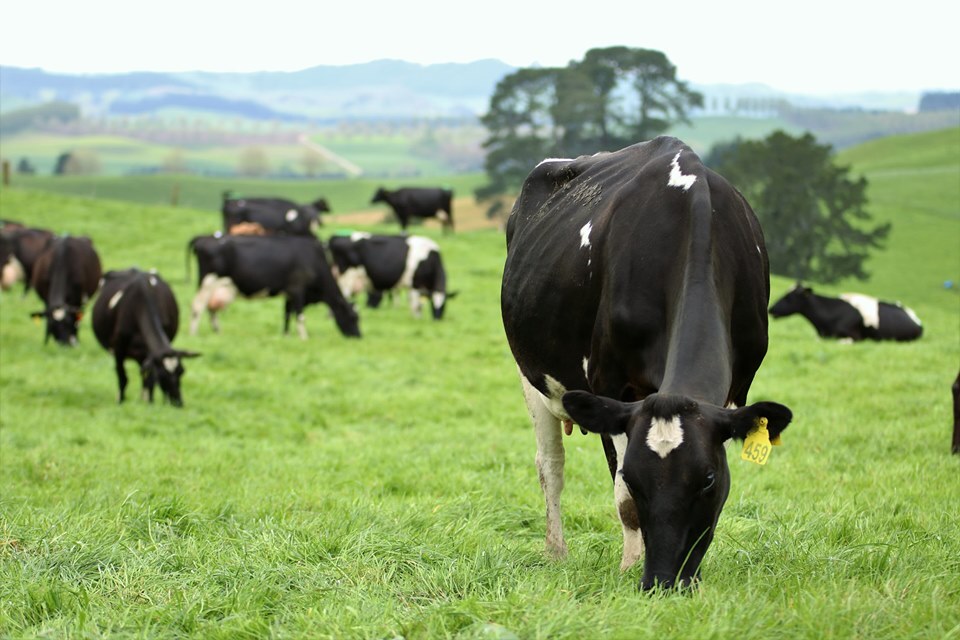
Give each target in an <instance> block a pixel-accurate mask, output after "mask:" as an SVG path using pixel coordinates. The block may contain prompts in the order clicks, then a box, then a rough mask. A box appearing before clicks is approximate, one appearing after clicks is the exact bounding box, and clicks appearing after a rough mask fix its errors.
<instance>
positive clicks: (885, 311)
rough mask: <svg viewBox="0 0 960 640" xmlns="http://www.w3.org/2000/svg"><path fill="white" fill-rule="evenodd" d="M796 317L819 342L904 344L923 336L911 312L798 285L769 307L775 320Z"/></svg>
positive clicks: (856, 296) (857, 295)
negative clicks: (814, 332)
mask: <svg viewBox="0 0 960 640" xmlns="http://www.w3.org/2000/svg"><path fill="white" fill-rule="evenodd" d="M795 313H799V314H800V315H802V316H803V317H804V318H806V319H807V320H809V321H810V322H811V324H813V326H814V328H815V329H816V330H817V333H818V334H819V335H820V337H822V338H843V339H846V340H852V341H854V342H857V341H860V340H866V339H870V340H897V341H901V342H906V341H909V340H916V339H917V338H919V337H920V336H922V335H923V325H922V324H921V323H920V318H918V317H917V314H915V313H914V312H913V310H911V309H909V308H907V307H904V306H902V305H900V304H899V303H895V302H881V301H879V300H877V299H876V298H872V297H870V296H866V295H863V294H862V293H844V294H841V296H840V297H839V298H829V297H827V296H821V295H817V294H815V293H814V292H813V289H811V288H810V287H805V286H803V285H802V284H797V285H796V286H794V287H793V289H791V290H790V291H788V292H787V293H786V295H784V296H783V297H782V298H780V299H779V300H778V301H777V302H776V304H774V305H773V306H772V307H770V315H772V316H773V317H774V318H784V317H786V316H789V315H793V314H795Z"/></svg>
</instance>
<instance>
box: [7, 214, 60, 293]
mask: <svg viewBox="0 0 960 640" xmlns="http://www.w3.org/2000/svg"><path fill="white" fill-rule="evenodd" d="M54 237H55V236H54V233H53V232H52V231H50V230H48V229H35V228H30V227H24V226H23V225H22V224H19V223H11V221H9V220H7V221H4V224H3V228H2V230H0V269H2V274H0V287H2V289H3V290H4V291H8V290H10V289H11V288H12V287H13V285H14V284H16V283H17V282H18V281H20V280H23V294H24V295H26V294H27V292H28V291H30V287H31V279H32V277H33V267H34V265H35V264H36V262H37V259H38V258H39V257H40V255H41V254H42V253H43V252H44V251H46V250H47V249H48V248H49V247H50V245H51V244H52V243H53V239H54Z"/></svg>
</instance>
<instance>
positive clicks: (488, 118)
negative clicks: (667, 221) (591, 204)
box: [477, 47, 703, 199]
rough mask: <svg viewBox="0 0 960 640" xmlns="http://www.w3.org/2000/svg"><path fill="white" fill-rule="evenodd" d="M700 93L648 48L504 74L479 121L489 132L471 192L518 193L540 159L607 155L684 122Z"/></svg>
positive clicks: (598, 52)
mask: <svg viewBox="0 0 960 640" xmlns="http://www.w3.org/2000/svg"><path fill="white" fill-rule="evenodd" d="M702 105H703V96H702V95H701V94H699V93H697V92H696V91H693V90H691V89H690V88H689V87H688V86H687V83H686V82H683V81H681V80H678V79H677V74H676V67H674V66H673V65H672V64H671V63H670V61H669V60H668V59H667V57H666V56H665V55H664V54H663V53H661V52H659V51H653V50H649V49H632V48H628V47H608V48H604V49H591V50H590V51H588V52H587V53H586V54H585V55H584V58H583V60H580V61H573V62H571V63H570V64H569V65H567V66H566V67H551V68H524V69H519V70H518V71H516V72H514V73H512V74H510V75H508V76H506V77H504V78H503V79H502V80H501V81H500V82H499V83H498V84H497V87H496V89H495V90H494V94H493V96H492V97H491V99H490V108H489V109H488V111H487V113H486V115H484V116H483V118H481V121H482V122H483V125H484V126H485V127H486V128H487V130H488V132H489V137H488V138H487V140H486V141H485V142H484V147H485V148H486V149H487V156H486V161H485V164H484V168H485V170H486V173H487V177H488V178H489V183H488V184H487V185H486V186H485V187H481V188H480V189H478V190H477V197H478V198H481V199H484V198H490V197H494V196H496V195H499V194H503V193H508V192H510V191H513V190H517V189H519V188H520V185H521V184H522V183H523V180H524V178H525V177H526V176H527V174H528V173H529V172H530V170H531V169H533V167H535V166H536V165H537V163H538V162H540V161H541V160H543V159H544V158H547V157H566V158H572V157H576V156H579V155H583V154H592V153H596V152H598V151H614V150H616V149H620V148H622V147H625V146H628V145H631V144H633V143H635V142H641V141H643V140H648V139H650V138H653V137H656V136H657V135H660V134H661V133H664V132H665V131H666V130H667V129H668V128H669V127H670V126H671V125H673V124H676V123H678V122H689V120H688V117H687V113H688V111H689V110H690V109H691V108H694V107H698V106H702Z"/></svg>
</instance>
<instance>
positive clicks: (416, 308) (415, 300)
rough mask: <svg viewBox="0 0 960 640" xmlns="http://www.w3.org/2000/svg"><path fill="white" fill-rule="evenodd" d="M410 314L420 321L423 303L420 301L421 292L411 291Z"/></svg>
mask: <svg viewBox="0 0 960 640" xmlns="http://www.w3.org/2000/svg"><path fill="white" fill-rule="evenodd" d="M409 295H410V313H412V314H413V317H414V318H417V319H420V317H421V315H420V308H421V305H422V301H421V300H420V292H419V291H418V290H417V289H410V294H409Z"/></svg>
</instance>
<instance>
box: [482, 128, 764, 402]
mask: <svg viewBox="0 0 960 640" xmlns="http://www.w3.org/2000/svg"><path fill="white" fill-rule="evenodd" d="M704 280H709V281H710V282H713V283H715V287H711V289H710V291H709V293H710V294H711V296H713V297H718V298H719V299H717V300H704V301H703V303H704V304H711V303H713V302H716V303H717V305H719V306H721V307H722V312H724V313H727V314H728V317H729V326H728V327H711V328H708V329H709V330H710V331H714V332H715V333H716V332H720V333H724V332H726V334H725V335H720V336H719V339H720V340H721V341H724V342H726V341H730V342H733V341H737V340H738V339H739V337H738V336H739V335H741V333H742V332H746V333H747V334H749V335H751V336H762V340H759V343H758V344H747V345H744V347H743V349H742V351H743V352H744V353H743V355H742V357H740V358H738V359H737V360H738V361H737V362H736V363H735V365H734V366H735V368H736V369H737V371H736V372H735V375H734V377H735V378H737V379H738V380H740V379H742V378H746V379H747V380H746V384H749V379H752V375H753V372H754V371H755V369H756V368H757V367H758V366H759V363H760V361H761V360H762V358H763V354H764V353H765V351H766V323H767V318H766V305H767V302H768V299H769V286H768V267H767V261H766V254H765V251H764V249H763V240H762V234H761V232H760V227H759V224H758V223H757V221H756V218H755V216H754V215H753V213H752V211H751V210H750V208H749V206H748V205H747V204H746V201H745V200H744V199H743V197H742V196H741V195H740V194H739V193H738V192H737V191H736V190H735V189H733V188H732V187H731V186H730V185H729V184H728V183H727V182H726V181H725V180H724V179H723V178H722V177H720V176H719V175H717V174H715V173H713V172H712V171H710V170H709V169H707V168H706V167H704V166H703V165H702V164H701V163H700V160H699V158H697V157H696V155H695V154H694V153H693V152H692V151H691V150H690V149H689V148H688V147H686V146H685V145H683V144H682V143H681V142H680V141H678V140H676V139H673V138H657V139H655V140H652V141H650V142H646V143H641V144H637V145H633V146H631V147H627V148H625V149H622V150H620V151H618V152H613V153H603V154H597V155H594V156H590V157H581V158H578V159H576V160H555V161H545V162H543V163H541V164H540V165H539V166H538V167H537V168H535V169H534V171H533V172H531V174H530V176H529V177H528V178H527V180H526V182H525V183H524V186H523V190H522V192H521V194H520V197H519V198H518V200H517V203H516V205H515V207H514V210H513V212H512V214H511V216H510V219H509V220H508V225H507V260H506V263H505V266H504V275H503V288H502V294H501V299H502V311H503V320H504V327H505V330H506V333H507V337H508V340H509V342H510V346H511V349H512V350H513V352H514V355H515V357H516V359H517V362H518V364H519V366H520V369H521V373H522V374H523V375H524V376H525V377H526V378H527V379H528V380H530V382H531V383H532V384H534V385H535V386H536V387H537V388H538V389H540V390H541V392H546V391H547V389H546V383H545V381H544V376H545V375H547V374H549V375H550V376H551V377H553V378H555V379H557V380H558V381H559V382H560V383H561V384H562V385H563V386H564V387H565V388H566V389H568V390H569V389H588V388H593V389H594V390H595V391H597V389H596V387H597V386H601V387H602V386H604V385H606V384H613V386H615V387H617V388H618V393H617V395H619V394H620V389H619V387H620V386H621V385H620V384H619V382H618V381H619V380H623V381H628V384H629V385H630V386H632V387H633V389H632V392H633V394H634V395H636V396H642V395H645V394H646V393H649V392H651V391H653V390H656V389H657V388H659V386H660V383H661V382H662V380H663V377H664V367H665V364H666V357H667V350H668V343H669V341H670V339H671V331H672V329H671V327H674V326H676V325H677V324H678V323H679V321H680V318H678V317H677V316H678V314H681V313H683V314H688V315H689V314H691V313H693V312H694V311H695V310H694V309H692V305H693V303H694V302H696V298H697V296H696V295H694V292H695V291H696V290H697V287H702V286H703V285H704V284H705V283H704V282H703V281H704ZM683 292H687V294H690V295H687V294H684V293H683ZM681 297H686V298H687V300H686V301H685V302H684V305H681V304H680V299H681ZM704 297H707V296H704ZM684 321H685V322H690V318H687V319H686V320H684ZM751 341H754V339H753V338H752V337H751ZM613 345H616V348H615V349H614V348H613ZM733 346H734V347H736V345H733ZM604 351H606V352H612V351H616V352H617V354H618V355H617V357H616V362H611V361H610V360H609V359H608V360H607V361H606V362H605V363H604V365H603V366H602V367H601V368H597V367H593V366H590V367H589V370H590V374H589V375H590V378H591V379H590V380H589V382H588V379H587V375H588V374H587V371H588V361H589V360H590V359H591V358H594V357H598V356H599V355H600V353H601V352H604ZM605 391H607V392H609V389H605ZM733 393H734V390H731V394H733Z"/></svg>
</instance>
